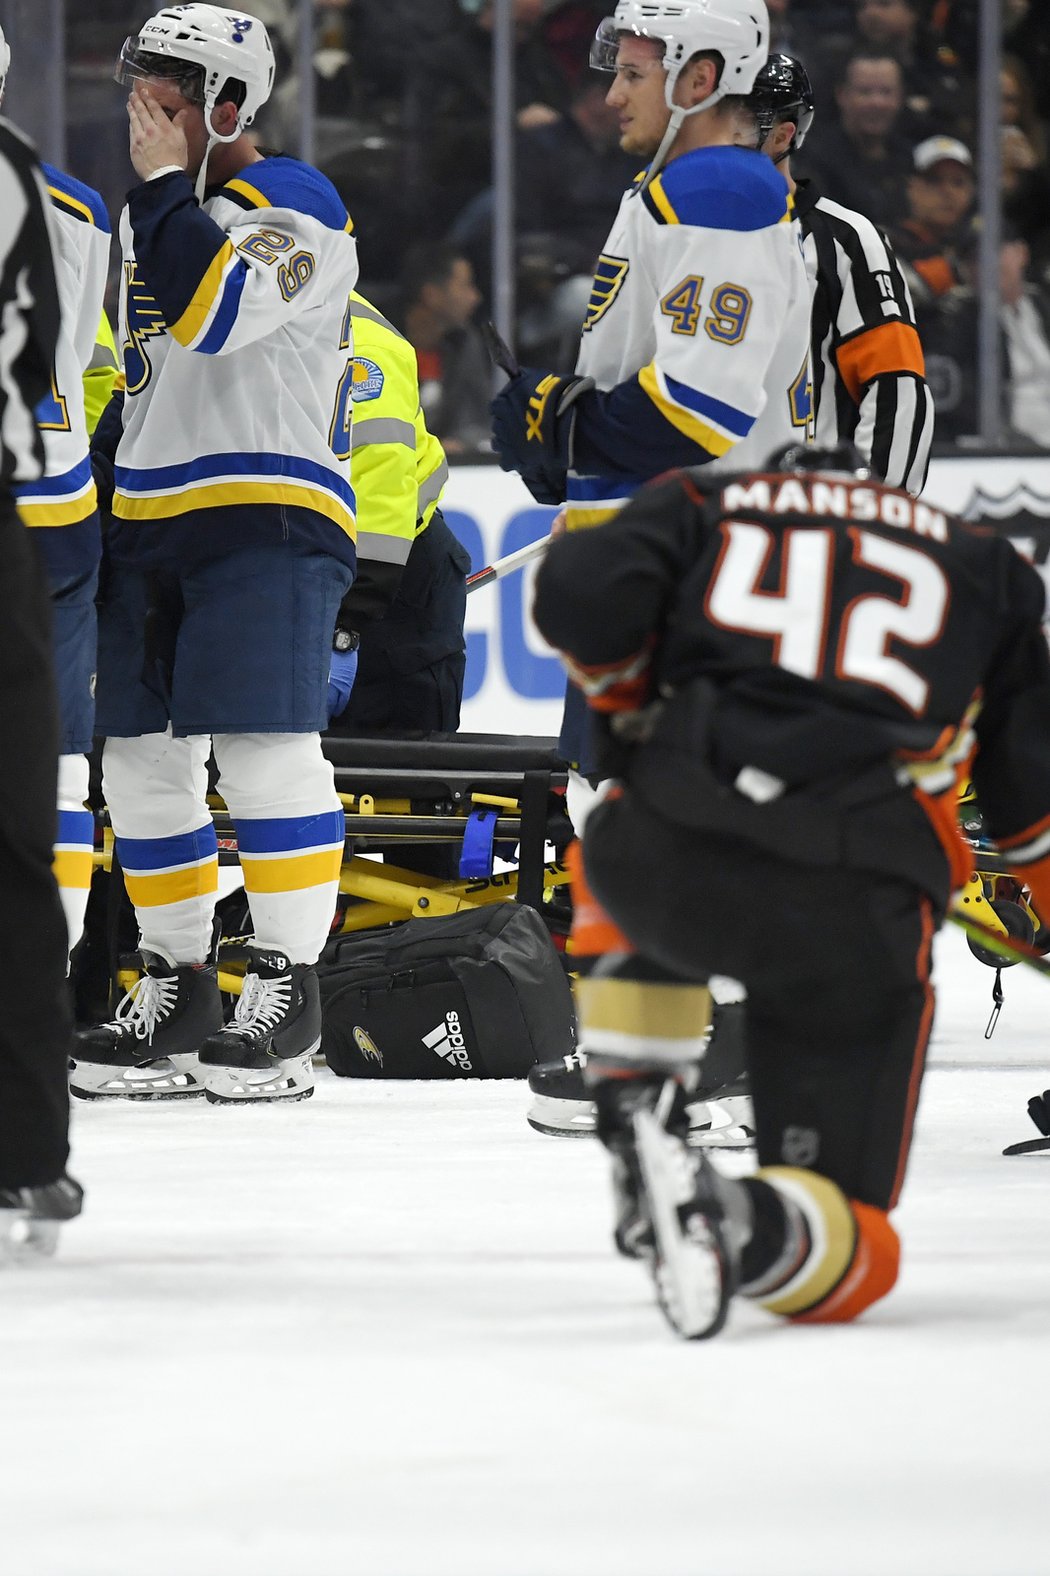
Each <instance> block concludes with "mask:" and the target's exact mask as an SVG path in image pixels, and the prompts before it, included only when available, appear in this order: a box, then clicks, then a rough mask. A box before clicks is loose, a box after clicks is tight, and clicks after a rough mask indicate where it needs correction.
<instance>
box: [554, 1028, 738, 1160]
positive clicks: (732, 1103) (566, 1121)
mask: <svg viewBox="0 0 1050 1576" xmlns="http://www.w3.org/2000/svg"><path fill="white" fill-rule="evenodd" d="M742 1015H743V1007H742V1004H740V1003H737V1002H733V1003H729V1004H726V1005H725V1006H719V1005H718V1004H717V1003H716V1005H715V1009H714V1028H715V1030H716V1031H717V1034H718V1045H719V1051H720V1063H719V1064H720V1065H726V1066H728V1065H730V1058H732V1059H733V1064H735V1065H740V1063H741V1062H742V1059H743V1049H742V1039H741V1036H742V1028H741V1020H742ZM727 1040H735V1041H737V1042H739V1044H740V1048H739V1051H738V1048H737V1044H736V1043H734V1044H732V1045H731V1046H729V1047H727V1046H726V1041H727ZM586 1066H587V1052H586V1051H585V1050H584V1049H583V1048H582V1047H578V1048H577V1049H576V1050H575V1051H573V1052H572V1053H571V1055H569V1056H562V1057H560V1058H559V1059H558V1061H556V1062H539V1063H537V1065H536V1066H535V1067H533V1069H532V1070H531V1072H530V1073H529V1089H530V1091H531V1093H532V1104H531V1106H530V1107H529V1109H528V1111H527V1113H526V1120H527V1122H528V1124H529V1126H530V1127H532V1128H535V1130H536V1132H537V1133H546V1134H548V1135H549V1136H551V1137H552V1138H588V1137H590V1135H591V1134H592V1133H593V1132H594V1131H595V1127H596V1124H597V1116H596V1112H595V1105H594V1090H593V1088H592V1087H591V1085H590V1084H588V1082H587V1079H586V1076H585V1073H584V1069H585V1068H586ZM706 1070H707V1068H706V1063H705V1068H704V1071H706ZM688 1111H689V1131H688V1136H687V1140H686V1141H687V1143H689V1144H691V1145H693V1146H695V1147H697V1148H709V1149H746V1148H748V1147H749V1146H750V1145H752V1144H753V1143H754V1141H755V1117H754V1108H753V1106H752V1104H751V1095H750V1086H749V1083H748V1079H747V1075H746V1073H745V1074H742V1075H741V1076H738V1077H735V1078H734V1079H733V1080H732V1082H730V1083H724V1084H722V1083H718V1084H711V1085H708V1084H706V1083H705V1084H704V1085H703V1086H702V1087H701V1088H699V1089H697V1090H696V1092H695V1093H694V1094H692V1095H691V1096H690V1103H689V1108H688Z"/></svg>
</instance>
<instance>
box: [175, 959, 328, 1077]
mask: <svg viewBox="0 0 1050 1576" xmlns="http://www.w3.org/2000/svg"><path fill="white" fill-rule="evenodd" d="M320 1044H321V997H320V992H319V990H318V985H317V970H316V969H315V968H314V967H313V965H312V964H309V963H290V962H289V961H288V959H287V958H286V957H285V956H284V954H283V953H282V952H279V951H278V950H277V949H276V948H273V947H261V946H254V947H249V949H248V964H247V968H246V971H245V975H244V988H243V990H242V991H241V994H240V997H239V998H238V1001H237V1010H236V1012H235V1013H234V1016H233V1019H232V1021H231V1022H230V1023H228V1024H227V1025H226V1027H225V1028H224V1029H221V1030H220V1031H219V1033H218V1034H213V1035H212V1036H211V1038H210V1039H209V1040H208V1041H207V1043H206V1044H205V1045H203V1046H202V1048H201V1057H200V1059H201V1070H202V1074H203V1077H204V1080H205V1094H206V1095H207V1098H208V1099H209V1100H211V1101H214V1102H217V1103H219V1104H229V1105H244V1104H246V1103H248V1102H251V1101H256V1102H258V1101H260V1100H305V1099H307V1098H308V1096H310V1095H312V1094H313V1092H314V1070H313V1056H314V1052H315V1051H316V1050H318V1049H319V1048H320Z"/></svg>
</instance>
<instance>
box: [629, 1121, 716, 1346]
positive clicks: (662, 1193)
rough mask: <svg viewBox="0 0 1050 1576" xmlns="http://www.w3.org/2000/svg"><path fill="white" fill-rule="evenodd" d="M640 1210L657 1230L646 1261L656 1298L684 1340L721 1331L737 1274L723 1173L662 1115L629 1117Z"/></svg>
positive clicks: (653, 1234) (668, 1319)
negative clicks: (689, 1145) (670, 1128)
mask: <svg viewBox="0 0 1050 1576" xmlns="http://www.w3.org/2000/svg"><path fill="white" fill-rule="evenodd" d="M632 1129H633V1135H634V1150H635V1154H636V1156H637V1162H638V1174H639V1179H640V1184H641V1201H642V1209H643V1211H644V1214H645V1215H646V1217H647V1219H648V1221H649V1223H650V1226H651V1230H652V1239H653V1240H652V1251H651V1252H649V1253H646V1254H645V1255H644V1256H645V1257H647V1258H648V1260H649V1264H650V1268H651V1270H652V1275H653V1281H654V1283H655V1286H656V1296H657V1301H658V1302H659V1304H660V1307H661V1309H662V1310H663V1313H664V1315H665V1317H666V1318H667V1321H668V1323H669V1324H670V1325H671V1328H672V1329H673V1330H675V1331H676V1332H677V1333H678V1334H679V1335H681V1336H684V1337H685V1338H686V1339H687V1340H691V1341H696V1340H704V1339H705V1338H706V1337H708V1336H711V1335H717V1334H718V1332H719V1330H720V1329H721V1328H722V1326H723V1325H724V1324H725V1321H726V1314H727V1313H728V1311H729V1302H730V1298H731V1297H732V1295H733V1292H734V1290H735V1288H736V1284H737V1279H738V1274H737V1263H736V1258H737V1256H736V1254H735V1252H734V1251H733V1249H732V1248H731V1246H730V1229H729V1225H728V1222H727V1220H726V1214H725V1208H724V1205H723V1194H722V1190H721V1189H720V1187H719V1182H720V1178H719V1177H718V1173H717V1172H716V1171H715V1169H714V1167H713V1166H712V1164H711V1162H710V1161H709V1160H708V1159H707V1157H706V1155H704V1154H702V1153H700V1154H697V1153H695V1152H692V1151H690V1150H689V1149H687V1148H686V1146H685V1144H684V1143H683V1142H682V1140H681V1139H680V1138H678V1137H676V1136H675V1134H674V1133H672V1132H668V1130H667V1128H666V1127H665V1126H664V1124H663V1122H662V1121H661V1120H660V1119H659V1115H658V1114H657V1112H654V1111H650V1110H645V1109H641V1110H638V1111H636V1113H635V1114H634V1116H633V1118H632Z"/></svg>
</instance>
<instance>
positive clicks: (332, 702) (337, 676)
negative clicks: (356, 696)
mask: <svg viewBox="0 0 1050 1576" xmlns="http://www.w3.org/2000/svg"><path fill="white" fill-rule="evenodd" d="M356 674H357V647H356V646H354V648H353V650H352V651H333V652H332V663H331V666H330V668H329V669H328V721H329V722H332V721H333V719H334V718H336V717H338V716H340V715H341V714H342V713H343V712H344V711H345V710H346V708H347V705H348V704H349V701H350V692H351V690H352V689H353V687H354V678H355V676H356Z"/></svg>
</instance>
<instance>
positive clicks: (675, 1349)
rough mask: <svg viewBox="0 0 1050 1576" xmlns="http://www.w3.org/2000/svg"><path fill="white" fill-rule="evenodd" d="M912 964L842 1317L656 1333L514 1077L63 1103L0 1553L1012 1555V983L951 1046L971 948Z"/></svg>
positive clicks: (61, 1573) (574, 1564) (380, 1563)
mask: <svg viewBox="0 0 1050 1576" xmlns="http://www.w3.org/2000/svg"><path fill="white" fill-rule="evenodd" d="M939 966H940V978H941V1012H940V1020H939V1027H938V1030H937V1036H936V1041H935V1047H934V1058H933V1060H934V1063H935V1066H934V1069H933V1070H932V1071H931V1073H930V1074H929V1076H928V1078H927V1082H926V1087H925V1092H924V1096H923V1102H922V1105H921V1108H920V1118H919V1129H918V1138H917V1143H916V1149H915V1153H914V1160H913V1164H912V1168H911V1173H910V1177H909V1184H908V1187H907V1190H906V1194H905V1202H904V1205H903V1207H902V1208H901V1210H900V1212H899V1216H898V1223H899V1226H900V1229H901V1231H902V1234H903V1237H904V1242H905V1255H906V1257H905V1267H904V1273H903V1277H902V1281H901V1284H900V1286H899V1288H898V1290H897V1291H896V1293H895V1294H894V1295H893V1297H892V1298H891V1299H890V1300H889V1301H888V1302H886V1303H884V1304H883V1305H882V1306H881V1307H880V1308H878V1309H877V1310H874V1311H873V1312H872V1313H870V1314H869V1315H868V1316H867V1317H866V1319H865V1320H864V1321H863V1322H861V1323H860V1324H858V1325H856V1326H854V1327H851V1328H842V1329H826V1330H821V1329H789V1328H783V1327H780V1326H778V1325H776V1324H775V1323H774V1322H773V1321H771V1320H768V1319H766V1318H765V1317H764V1316H763V1315H762V1314H761V1313H759V1312H757V1311H756V1310H754V1309H750V1308H748V1307H746V1306H745V1307H739V1308H736V1309H734V1311H733V1313H732V1315H731V1322H730V1326H729V1329H728V1331H727V1333H726V1334H725V1335H724V1336H722V1337H721V1338H720V1339H718V1340H717V1341H714V1342H711V1343H696V1344H692V1345H687V1344H685V1343H682V1342H679V1341H677V1340H675V1338H674V1337H673V1336H672V1335H671V1334H670V1333H669V1331H668V1330H667V1329H666V1327H665V1326H664V1324H663V1322H662V1320H661V1319H660V1317H659V1315H658V1314H657V1312H656V1310H655V1308H654V1306H653V1304H652V1298H651V1295H650V1292H649V1287H648V1282H647V1280H646V1277H645V1275H644V1272H643V1271H641V1270H640V1269H639V1268H638V1267H637V1266H635V1265H632V1264H628V1263H626V1262H623V1261H620V1260H618V1259H617V1258H616V1257H615V1256H614V1255H613V1253H612V1251H611V1249H610V1247H609V1241H608V1200H607V1196H606V1179H605V1167H604V1164H603V1156H602V1154H601V1152H600V1150H599V1149H598V1148H597V1146H596V1145H594V1144H592V1143H591V1142H587V1141H581V1140H558V1139H547V1138H542V1137H540V1136H539V1135H537V1134H535V1133H533V1132H532V1131H531V1130H530V1129H529V1128H528V1127H527V1126H526V1124H525V1122H524V1120H523V1114H522V1113H523V1109H524V1106H525V1104H526V1099H525V1092H524V1090H523V1088H522V1086H521V1085H518V1084H482V1083H479V1084H474V1083H469V1082H466V1083H442V1084H431V1085H423V1084H412V1085H401V1086H398V1085H396V1084H389V1085H383V1084H381V1083H369V1084H365V1083H355V1082H342V1081H336V1080H334V1079H331V1078H329V1077H327V1076H325V1077H324V1079H323V1082H322V1083H321V1084H320V1085H319V1088H318V1092H317V1095H316V1096H315V1098H314V1099H313V1100H311V1101H309V1102H306V1103H304V1104H300V1105H295V1106H291V1107H285V1108H283V1109H281V1108H268V1109H262V1110H259V1109H256V1110H248V1111H245V1110H239V1109H237V1110H230V1109H228V1108H225V1107H209V1106H202V1105H201V1104H199V1103H197V1102H190V1103H189V1104H188V1105H182V1106H179V1105H174V1104H165V1105H158V1106H154V1107H150V1108H143V1107H142V1106H133V1105H103V1104H98V1105H91V1106H78V1107H77V1110H76V1129H75V1171H76V1173H77V1175H78V1176H80V1177H81V1178H82V1180H83V1181H84V1183H85V1185H86V1186H87V1188H88V1192H89V1197H88V1206H87V1211H86V1213H85V1215H84V1217H83V1219H82V1220H81V1221H79V1222H77V1223H75V1224H74V1225H73V1226H71V1227H69V1228H67V1231H66V1234H65V1240H64V1242H63V1245H62V1247H61V1249H60V1257H59V1258H58V1259H57V1260H56V1261H54V1263H53V1264H50V1265H48V1266H45V1267H43V1268H41V1269H39V1270H36V1271H9V1272H6V1273H4V1274H3V1275H2V1276H0V1323H2V1334H0V1398H2V1400H0V1571H2V1572H3V1573H4V1576H650V1573H651V1576H701V1573H703V1576H1039V1573H1045V1572H1050V1533H1048V1524H1047V1523H1048V1518H1047V1510H1046V1504H1047V1485H1048V1482H1050V1440H1048V1431H1050V1430H1048V1422H1047V1376H1048V1373H1050V1367H1048V1361H1047V1354H1048V1352H1050V1155H1047V1156H1045V1157H1044V1156H1033V1157H1030V1158H1023V1159H1004V1158H1003V1157H1002V1155H1001V1153H1000V1151H1001V1150H1002V1148H1003V1146H1004V1144H1007V1143H1010V1142H1012V1141H1015V1140H1018V1139H1021V1138H1025V1137H1029V1136H1035V1129H1034V1128H1033V1127H1032V1126H1031V1124H1030V1123H1029V1121H1028V1118H1027V1116H1026V1114H1025V1102H1026V1100H1027V1098H1028V1096H1029V1095H1031V1094H1034V1093H1036V1092H1037V1091H1038V1090H1041V1089H1042V1088H1044V1087H1046V1086H1048V1085H1050V1050H1048V1047H1047V1043H1046V1038H1047V1037H1046V1029H1045V1025H1046V1024H1047V1022H1048V1018H1050V983H1048V982H1046V981H1043V980H1040V979H1038V978H1037V977H1036V976H1035V975H1033V974H1025V973H1023V971H1022V970H1021V969H1014V970H1011V971H1009V972H1008V973H1007V974H1005V975H1004V986H1005V989H1006V1007H1005V1009H1004V1012H1003V1017H1002V1019H1001V1021H1000V1024H999V1027H998V1030H997V1031H996V1035H995V1038H994V1039H993V1040H992V1041H991V1042H990V1044H986V1043H985V1041H984V1040H983V1038H982V1036H983V1032H984V1025H985V1022H986V1021H987V1016H988V1009H989V1005H990V989H991V981H992V977H993V976H992V971H991V970H988V969H985V968H983V967H982V966H981V965H980V964H978V963H976V962H975V961H973V960H971V959H970V958H969V957H968V955H967V954H966V952H965V946H964V944H963V942H962V941H961V939H960V938H959V937H958V936H957V935H955V934H952V935H948V936H946V937H944V938H943V939H942V940H941V942H940V943H939ZM1004 1062H1013V1063H1015V1064H1017V1065H1014V1066H1006V1065H1003V1063H1004Z"/></svg>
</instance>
